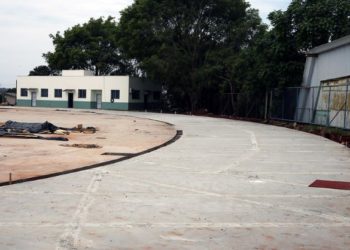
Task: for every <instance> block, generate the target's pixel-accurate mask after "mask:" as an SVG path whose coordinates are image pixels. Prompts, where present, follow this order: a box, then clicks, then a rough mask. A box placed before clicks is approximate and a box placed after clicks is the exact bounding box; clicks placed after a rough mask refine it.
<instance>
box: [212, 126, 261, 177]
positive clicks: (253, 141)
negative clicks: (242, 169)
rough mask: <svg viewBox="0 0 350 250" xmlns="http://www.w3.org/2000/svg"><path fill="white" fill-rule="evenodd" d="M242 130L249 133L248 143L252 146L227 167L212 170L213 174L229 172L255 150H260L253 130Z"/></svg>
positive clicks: (251, 155) (249, 156) (249, 157)
mask: <svg viewBox="0 0 350 250" xmlns="http://www.w3.org/2000/svg"><path fill="white" fill-rule="evenodd" d="M243 132H244V133H247V134H249V135H250V143H251V145H252V146H251V148H250V149H249V151H248V153H246V154H243V155H241V156H240V157H239V158H238V159H237V160H236V161H234V162H233V163H232V164H230V166H229V167H227V168H224V169H220V170H218V171H215V172H212V173H213V174H222V173H225V172H229V171H230V170H232V169H234V168H235V167H237V166H239V165H240V164H241V163H242V162H244V161H246V160H249V159H251V158H252V157H253V156H254V155H255V154H256V153H257V152H259V151H260V148H259V144H258V141H257V139H256V136H255V133H254V132H253V131H250V130H243Z"/></svg>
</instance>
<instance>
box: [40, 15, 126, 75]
mask: <svg viewBox="0 0 350 250" xmlns="http://www.w3.org/2000/svg"><path fill="white" fill-rule="evenodd" d="M116 32H117V27H116V23H115V21H114V19H113V18H112V17H108V18H107V19H105V20H104V19H103V18H98V19H93V18H91V19H90V20H89V21H88V22H87V23H84V24H83V25H75V26H73V27H72V28H70V29H67V30H66V31H64V34H63V35H61V34H60V32H57V33H56V35H52V34H51V35H50V37H51V39H52V41H53V44H54V47H55V50H54V52H48V53H46V54H44V55H43V56H44V58H45V59H46V61H47V62H48V64H49V66H50V67H51V68H52V69H56V70H62V69H86V70H93V71H94V72H95V75H108V74H110V73H113V74H127V73H128V72H129V71H130V68H131V65H130V64H129V62H127V61H126V60H124V59H123V58H122V56H121V54H120V52H119V49H118V45H117V41H116V39H117V35H116Z"/></svg>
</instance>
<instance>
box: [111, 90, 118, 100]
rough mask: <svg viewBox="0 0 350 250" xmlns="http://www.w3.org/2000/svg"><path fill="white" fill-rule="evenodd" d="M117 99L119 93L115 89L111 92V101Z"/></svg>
mask: <svg viewBox="0 0 350 250" xmlns="http://www.w3.org/2000/svg"><path fill="white" fill-rule="evenodd" d="M119 98H120V91H119V90H116V89H113V90H111V100H114V99H119Z"/></svg>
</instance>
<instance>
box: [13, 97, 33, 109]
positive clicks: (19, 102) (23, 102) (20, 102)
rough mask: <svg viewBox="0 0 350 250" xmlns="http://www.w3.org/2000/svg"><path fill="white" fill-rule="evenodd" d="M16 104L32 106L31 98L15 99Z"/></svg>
mask: <svg viewBox="0 0 350 250" xmlns="http://www.w3.org/2000/svg"><path fill="white" fill-rule="evenodd" d="M16 105H17V106H22V107H30V106H32V101H31V100H23V99H17V102H16Z"/></svg>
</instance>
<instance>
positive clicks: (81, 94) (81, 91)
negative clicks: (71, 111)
mask: <svg viewBox="0 0 350 250" xmlns="http://www.w3.org/2000/svg"><path fill="white" fill-rule="evenodd" d="M78 98H86V89H79V90H78Z"/></svg>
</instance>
